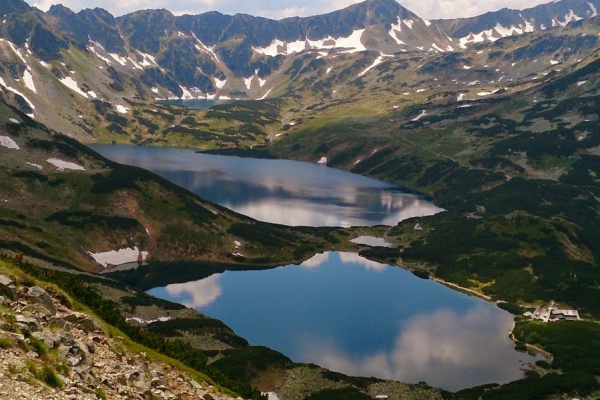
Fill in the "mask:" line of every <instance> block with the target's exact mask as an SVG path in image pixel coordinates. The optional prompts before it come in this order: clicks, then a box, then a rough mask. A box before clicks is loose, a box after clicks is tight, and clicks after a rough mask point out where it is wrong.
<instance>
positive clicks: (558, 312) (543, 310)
mask: <svg viewBox="0 0 600 400" xmlns="http://www.w3.org/2000/svg"><path fill="white" fill-rule="evenodd" d="M527 314H528V315H527ZM525 316H529V317H530V318H531V319H532V320H538V321H542V322H555V321H559V320H561V319H564V320H565V321H580V320H581V317H580V316H579V311H577V310H566V309H561V308H558V307H554V306H553V305H552V306H550V307H537V308H536V309H535V311H534V312H533V313H525Z"/></svg>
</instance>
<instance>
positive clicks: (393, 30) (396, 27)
mask: <svg viewBox="0 0 600 400" xmlns="http://www.w3.org/2000/svg"><path fill="white" fill-rule="evenodd" d="M398 32H402V19H401V18H400V17H398V22H397V23H396V24H392V26H391V27H390V30H389V31H388V33H389V35H390V36H391V37H392V39H394V40H395V41H396V43H397V44H402V45H405V44H406V43H404V42H403V41H402V40H401V39H400V38H399V37H398Z"/></svg>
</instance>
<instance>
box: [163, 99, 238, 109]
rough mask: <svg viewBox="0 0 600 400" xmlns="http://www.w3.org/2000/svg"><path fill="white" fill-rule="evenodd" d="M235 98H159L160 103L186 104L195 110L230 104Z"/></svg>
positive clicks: (185, 105)
mask: <svg viewBox="0 0 600 400" xmlns="http://www.w3.org/2000/svg"><path fill="white" fill-rule="evenodd" d="M234 101H235V100H207V99H189V100H183V99H177V100H159V101H158V103H161V104H173V105H177V106H184V107H188V108H193V109H195V110H206V109H208V108H211V107H212V106H216V105H220V104H230V103H233V102H234Z"/></svg>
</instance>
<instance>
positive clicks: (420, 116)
mask: <svg viewBox="0 0 600 400" xmlns="http://www.w3.org/2000/svg"><path fill="white" fill-rule="evenodd" d="M426 115H427V111H425V110H421V114H419V115H417V116H416V117H414V118H413V119H411V121H412V122H417V121H418V120H420V119H421V118H423V117H424V116H426Z"/></svg>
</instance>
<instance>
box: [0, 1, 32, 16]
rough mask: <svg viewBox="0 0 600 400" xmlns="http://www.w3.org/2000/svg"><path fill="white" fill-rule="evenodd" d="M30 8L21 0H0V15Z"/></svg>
mask: <svg viewBox="0 0 600 400" xmlns="http://www.w3.org/2000/svg"><path fill="white" fill-rule="evenodd" d="M30 9H31V7H29V5H28V4H27V3H25V2H24V1H23V0H2V1H1V2H0V16H4V15H6V14H8V13H22V12H26V11H29V10H30Z"/></svg>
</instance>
